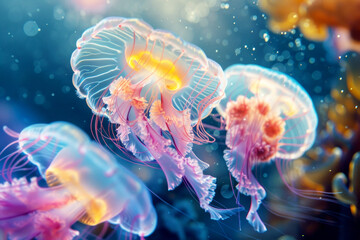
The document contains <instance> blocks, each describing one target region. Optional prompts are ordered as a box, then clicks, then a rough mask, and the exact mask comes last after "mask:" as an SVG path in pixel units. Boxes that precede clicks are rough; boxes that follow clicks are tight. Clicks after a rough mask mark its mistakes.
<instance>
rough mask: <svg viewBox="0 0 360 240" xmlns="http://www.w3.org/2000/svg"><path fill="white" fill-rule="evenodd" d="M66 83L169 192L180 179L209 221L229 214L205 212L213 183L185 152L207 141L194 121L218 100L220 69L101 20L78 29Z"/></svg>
mask: <svg viewBox="0 0 360 240" xmlns="http://www.w3.org/2000/svg"><path fill="white" fill-rule="evenodd" d="M71 66H72V69H73V70H74V75H73V84H74V86H75V87H76V89H77V92H78V94H79V96H80V97H83V98H86V101H87V104H88V106H89V107H90V108H91V110H92V111H93V113H94V114H95V115H98V116H105V117H107V118H108V119H109V120H110V122H111V123H112V124H114V125H115V126H116V128H117V129H116V131H117V136H116V138H117V139H118V140H120V141H121V142H122V144H123V146H124V147H125V148H126V149H127V150H128V151H130V152H131V153H132V154H133V155H134V156H135V157H136V158H137V159H139V160H141V161H143V162H149V161H153V160H155V161H156V162H157V163H158V164H159V165H160V167H161V169H162V171H163V172H164V174H165V176H166V180H167V185H168V189H169V190H173V189H174V188H176V187H177V186H178V185H179V184H180V183H181V182H182V180H183V178H184V179H186V181H187V182H188V183H189V184H190V185H191V186H192V188H193V190H194V191H195V193H196V195H197V197H198V199H199V202H200V206H201V207H202V208H203V209H205V211H208V212H209V213H210V214H211V218H212V219H215V220H218V219H224V218H226V217H227V216H229V215H231V214H232V213H234V212H235V209H217V208H214V207H212V206H210V202H211V201H212V199H213V197H214V194H215V193H214V189H215V187H216V184H215V181H216V179H215V178H214V177H212V176H209V175H204V174H203V170H204V169H206V168H208V166H209V165H208V164H207V163H205V162H203V161H201V160H200V159H199V158H198V157H197V156H196V155H195V154H194V153H193V151H192V146H193V143H198V144H200V143H204V142H209V141H210V139H209V135H208V134H207V133H206V132H205V131H204V128H203V126H202V123H201V120H202V119H203V118H205V117H206V116H207V115H209V114H210V112H211V111H212V109H213V108H214V107H215V106H216V105H217V104H218V103H219V101H220V100H221V99H222V98H223V96H224V89H225V86H226V79H225V78H224V74H223V71H222V68H221V67H220V66H219V65H218V64H217V63H215V62H214V61H212V60H210V59H208V58H207V57H206V56H205V54H204V52H203V51H202V50H201V49H200V48H198V47H197V46H195V45H192V44H190V43H187V42H185V41H183V40H182V39H180V38H179V37H177V36H175V35H173V34H172V33H170V32H167V31H163V30H154V29H153V28H152V27H151V26H149V25H148V24H147V23H145V22H144V21H142V20H139V19H125V18H120V17H112V18H106V19H104V20H102V21H101V22H100V23H98V24H97V25H96V26H94V27H91V28H90V29H88V30H86V31H85V32H84V33H83V35H82V37H81V38H80V39H79V40H78V41H77V49H76V50H75V51H74V52H73V54H72V57H71Z"/></svg>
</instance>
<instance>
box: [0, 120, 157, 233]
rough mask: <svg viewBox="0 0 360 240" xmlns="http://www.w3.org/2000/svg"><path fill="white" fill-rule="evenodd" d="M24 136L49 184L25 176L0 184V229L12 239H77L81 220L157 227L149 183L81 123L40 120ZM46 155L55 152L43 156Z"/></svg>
mask: <svg viewBox="0 0 360 240" xmlns="http://www.w3.org/2000/svg"><path fill="white" fill-rule="evenodd" d="M57 130H58V133H56V131H57ZM6 131H7V132H9V133H11V134H12V135H15V134H14V132H12V131H10V130H9V129H7V130H6ZM31 132H32V133H33V134H35V135H34V136H31V137H30V135H28V134H29V133H31ZM26 135H28V137H25V136H26ZM39 135H40V136H41V137H40V138H38V136H39ZM19 138H20V139H21V141H22V142H21V144H20V145H21V151H23V152H26V153H27V154H28V155H30V156H31V157H32V160H36V161H35V162H34V163H35V164H36V165H37V166H39V165H42V168H41V169H42V170H44V172H42V173H43V174H44V178H45V179H46V182H47V185H48V187H39V186H38V182H37V179H36V178H32V179H31V181H30V182H28V181H27V180H26V178H25V177H23V178H20V179H18V180H17V179H11V180H10V182H5V183H4V184H2V185H0V230H2V231H3V232H4V233H5V234H6V235H7V236H8V237H9V238H10V239H29V240H30V239H33V238H36V239H63V240H67V239H73V238H74V237H75V236H78V235H79V232H78V231H75V230H72V229H71V225H73V224H74V223H75V222H76V221H80V222H82V223H84V224H86V225H90V226H94V225H97V224H99V223H102V222H110V223H112V224H116V225H119V226H120V227H121V228H122V229H124V230H126V231H128V232H130V233H133V234H137V235H139V236H140V237H143V236H147V235H150V234H151V233H152V232H153V231H154V229H155V227H156V224H157V215H156V212H155V209H154V207H153V205H152V201H151V196H150V194H149V192H148V190H147V188H146V186H145V185H144V184H143V183H142V181H141V180H140V179H139V178H137V177H136V176H135V175H134V174H133V173H131V172H130V171H129V170H127V169H126V168H125V167H123V166H121V165H120V164H118V163H117V162H116V159H115V158H114V157H113V155H112V154H110V153H109V152H108V151H107V150H106V149H103V148H102V147H101V146H100V145H99V144H97V143H95V142H91V141H88V140H87V136H86V134H85V133H84V132H82V131H81V130H80V129H78V128H77V127H75V126H74V125H72V124H69V123H66V122H55V123H52V124H36V125H32V126H30V127H28V128H27V129H25V130H24V131H23V132H21V133H20V134H19ZM31 139H32V140H31ZM34 139H35V140H34ZM77 140H83V142H80V143H76V141H77ZM36 146H37V147H39V148H38V149H34V147H36ZM31 149H32V150H34V151H31ZM52 151H54V152H52ZM46 156H47V157H52V158H50V159H48V160H47V161H39V160H43V159H45V157H46Z"/></svg>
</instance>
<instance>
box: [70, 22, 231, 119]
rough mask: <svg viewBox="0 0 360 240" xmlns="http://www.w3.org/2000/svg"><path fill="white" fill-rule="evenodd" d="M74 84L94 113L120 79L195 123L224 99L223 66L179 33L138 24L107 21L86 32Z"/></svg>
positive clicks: (76, 57) (75, 58)
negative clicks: (186, 112)
mask: <svg viewBox="0 0 360 240" xmlns="http://www.w3.org/2000/svg"><path fill="white" fill-rule="evenodd" d="M71 66H72V68H73V70H74V76H73V83H74V86H75V87H76V88H77V90H78V93H79V95H81V96H82V97H86V100H87V102H88V105H89V107H90V108H91V109H92V110H93V111H94V112H95V113H104V112H103V106H104V105H105V104H104V102H103V98H104V97H108V96H109V95H110V91H109V87H110V85H111V83H113V82H114V81H115V80H117V79H119V78H120V77H122V78H124V79H128V80H129V81H130V83H131V84H132V85H134V84H139V85H140V86H141V87H144V86H146V85H149V84H151V85H149V86H148V87H151V91H148V90H147V91H144V92H143V94H142V97H145V99H147V100H150V99H152V100H155V99H160V98H169V99H170V100H171V102H172V106H173V107H174V108H175V109H176V110H177V111H183V110H185V109H188V108H189V109H191V120H192V122H193V123H196V122H197V121H198V119H199V118H200V119H201V118H204V117H206V116H207V115H208V114H209V113H210V111H211V110H212V108H213V107H214V106H215V105H216V103H217V102H218V101H219V100H220V99H221V98H222V97H223V90H224V88H225V86H226V80H225V79H224V77H223V71H222V69H221V67H220V66H219V65H218V64H217V63H215V62H214V61H212V60H210V59H208V58H207V57H206V56H205V54H204V52H203V51H202V50H201V49H200V48H198V47H197V46H194V45H192V44H190V43H187V42H184V41H183V40H182V39H181V38H179V37H177V36H175V35H174V34H172V33H170V32H167V31H163V30H154V29H153V28H152V27H151V26H150V25H148V24H147V23H145V22H144V21H141V20H139V19H125V18H120V17H112V18H106V19H104V20H102V21H101V22H100V23H98V24H97V25H96V26H95V27H92V28H90V29H88V30H87V31H85V32H84V34H83V35H82V37H81V38H80V39H79V40H78V41H77V50H76V51H74V53H73V55H72V57H71Z"/></svg>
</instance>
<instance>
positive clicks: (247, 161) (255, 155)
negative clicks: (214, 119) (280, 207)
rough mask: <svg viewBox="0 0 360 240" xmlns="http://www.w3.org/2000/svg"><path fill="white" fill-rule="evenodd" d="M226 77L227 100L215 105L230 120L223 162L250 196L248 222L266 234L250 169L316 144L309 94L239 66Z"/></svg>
mask: <svg viewBox="0 0 360 240" xmlns="http://www.w3.org/2000/svg"><path fill="white" fill-rule="evenodd" d="M225 75H226V77H227V79H228V87H227V88H226V98H224V99H223V100H222V101H221V102H220V104H219V105H218V106H217V110H218V112H219V113H220V114H221V116H222V117H223V118H224V119H225V120H226V129H227V134H226V145H227V147H228V148H229V149H228V150H225V154H224V158H225V160H226V164H227V166H228V168H229V171H230V172H231V174H232V176H233V177H234V178H235V179H236V180H237V182H238V183H239V184H238V185H237V189H238V190H239V192H240V193H242V194H245V195H248V196H251V200H252V204H251V207H250V210H249V213H248V215H247V220H248V221H249V222H250V224H251V225H252V226H253V227H254V228H255V229H256V230H257V231H259V232H263V231H266V227H265V225H264V224H263V223H262V221H261V219H260V217H259V216H258V214H257V209H258V207H259V205H260V203H261V200H262V199H263V198H265V196H266V192H265V190H264V188H263V187H262V186H261V185H260V183H259V182H258V181H257V180H256V178H255V176H254V175H253V174H252V172H251V169H252V168H253V166H256V165H257V164H261V163H264V162H269V161H271V160H272V159H275V158H280V159H289V160H291V159H295V158H298V157H300V156H301V155H302V154H303V153H304V152H305V151H306V150H307V149H309V148H310V147H311V146H312V144H313V142H314V138H315V131H316V127H317V123H318V119H317V115H316V112H315V109H314V106H313V104H312V101H311V99H310V97H309V95H308V94H307V93H306V92H305V90H304V89H303V88H302V87H301V86H300V85H299V83H297V82H296V81H295V80H294V79H292V78H291V77H289V76H287V75H285V74H282V73H279V72H275V71H272V70H269V69H266V68H262V67H260V66H255V65H240V64H238V65H233V66H230V67H229V68H227V69H226V70H225Z"/></svg>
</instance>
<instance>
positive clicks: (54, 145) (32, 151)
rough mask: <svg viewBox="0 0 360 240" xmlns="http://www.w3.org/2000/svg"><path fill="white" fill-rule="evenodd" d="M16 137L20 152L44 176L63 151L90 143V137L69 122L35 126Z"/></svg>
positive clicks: (29, 127)
mask: <svg viewBox="0 0 360 240" xmlns="http://www.w3.org/2000/svg"><path fill="white" fill-rule="evenodd" d="M4 129H8V128H7V127H5V128H4ZM6 131H7V130H6ZM15 135H16V138H18V141H19V151H20V152H23V153H25V154H26V155H27V156H28V159H29V160H30V162H31V163H33V164H34V165H36V166H37V168H38V170H39V171H40V173H41V175H43V176H45V171H46V169H47V168H48V167H49V165H50V163H51V161H52V159H54V158H55V156H56V155H57V154H58V153H59V151H60V150H61V149H63V148H64V147H66V146H73V147H77V146H79V145H81V144H85V143H87V142H90V139H89V137H88V136H87V135H86V134H85V133H84V132H83V131H82V130H81V129H79V128H78V127H77V126H75V125H73V124H71V123H67V122H53V123H50V124H33V125H30V126H28V127H26V128H25V129H23V130H22V131H21V132H20V134H18V135H17V134H15Z"/></svg>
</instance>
